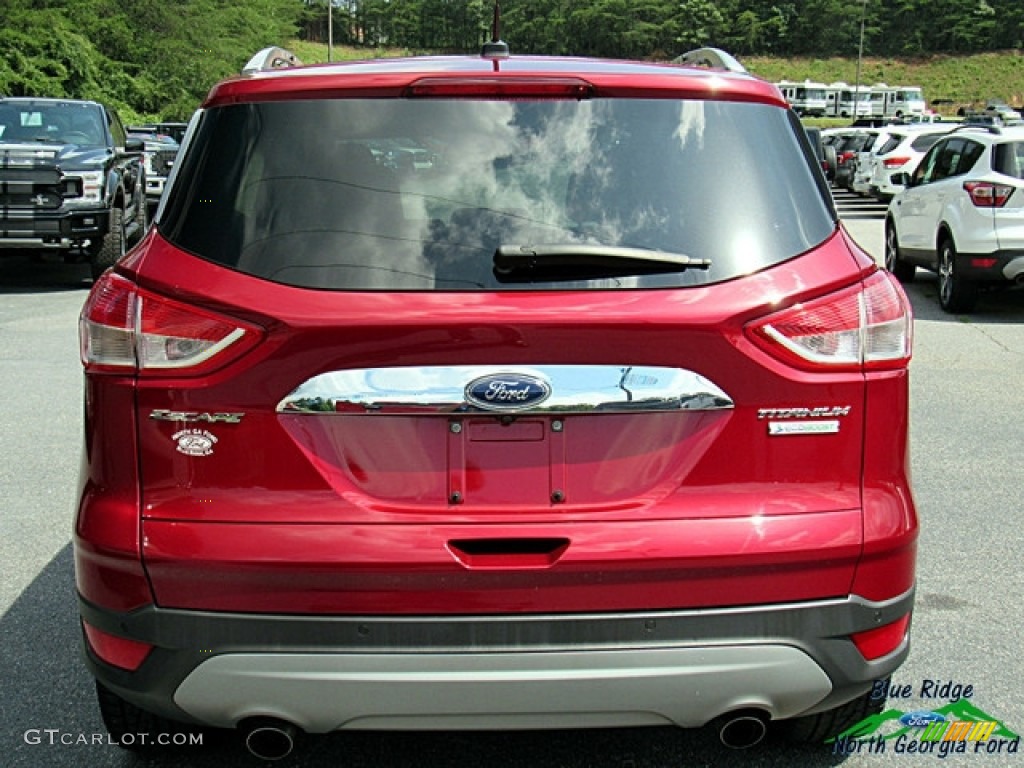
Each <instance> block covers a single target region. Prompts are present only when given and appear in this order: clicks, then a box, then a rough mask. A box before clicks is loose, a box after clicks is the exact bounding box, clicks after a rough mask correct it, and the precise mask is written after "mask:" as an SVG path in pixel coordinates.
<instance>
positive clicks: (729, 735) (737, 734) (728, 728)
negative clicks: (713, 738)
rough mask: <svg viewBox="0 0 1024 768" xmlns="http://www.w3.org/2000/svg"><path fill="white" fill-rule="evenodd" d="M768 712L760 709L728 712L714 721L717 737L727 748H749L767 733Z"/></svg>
mask: <svg viewBox="0 0 1024 768" xmlns="http://www.w3.org/2000/svg"><path fill="white" fill-rule="evenodd" d="M768 720H769V717H768V714H767V713H765V712H761V711H760V710H755V709H751V710H744V711H741V712H730V713H729V714H727V715H723V716H722V717H720V718H718V719H717V720H716V721H715V727H716V728H717V730H718V738H719V740H720V741H721V742H722V744H723V745H725V746H726V747H728V748H729V749H749V748H750V747H753V746H756V745H758V744H760V743H761V742H762V741H764V737H765V736H767V735H768Z"/></svg>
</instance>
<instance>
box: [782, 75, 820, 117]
mask: <svg viewBox="0 0 1024 768" xmlns="http://www.w3.org/2000/svg"><path fill="white" fill-rule="evenodd" d="M776 85H777V86H778V87H779V90H780V91H782V95H783V96H784V97H785V98H786V101H788V102H789V106H791V107H792V108H793V111H794V112H796V113H797V114H798V115H800V117H824V116H825V112H826V110H827V109H828V100H827V97H826V89H827V86H826V85H825V84H824V83H815V82H812V81H810V80H804V81H803V82H802V83H795V82H790V81H789V80H783V81H782V82H780V83H776Z"/></svg>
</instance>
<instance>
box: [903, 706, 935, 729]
mask: <svg viewBox="0 0 1024 768" xmlns="http://www.w3.org/2000/svg"><path fill="white" fill-rule="evenodd" d="M945 721H946V718H945V717H944V716H943V715H940V714H939V713H938V712H930V711H929V710H927V709H919V710H917V711H916V712H907V713H906V714H905V715H903V716H902V717H901V718H900V723H901V724H902V725H906V726H909V727H910V728H926V727H927V726H928V725H930V724H931V723H943V722H945Z"/></svg>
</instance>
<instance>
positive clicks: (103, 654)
mask: <svg viewBox="0 0 1024 768" xmlns="http://www.w3.org/2000/svg"><path fill="white" fill-rule="evenodd" d="M82 629H84V630H85V637H86V640H88V641H89V648H90V649H91V650H92V652H93V653H95V654H96V655H97V656H98V657H99V658H100V659H102V660H103V661H105V662H106V663H107V664H111V665H113V666H115V667H120V668H121V669H127V670H128V671H129V672H134V671H135V670H136V669H138V668H139V667H141V666H142V662H144V661H145V660H146V657H147V656H149V653H150V651H152V650H153V646H152V645H150V644H149V643H140V642H139V641H138V640H129V639H128V638H127V637H118V636H117V635H111V634H109V633H108V632H103V631H102V630H99V629H96V627H94V626H92V624H89V623H88V622H86V621H83V622H82Z"/></svg>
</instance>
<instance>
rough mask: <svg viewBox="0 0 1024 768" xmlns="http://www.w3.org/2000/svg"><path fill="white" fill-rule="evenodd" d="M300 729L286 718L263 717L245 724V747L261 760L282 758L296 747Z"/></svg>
mask: <svg viewBox="0 0 1024 768" xmlns="http://www.w3.org/2000/svg"><path fill="white" fill-rule="evenodd" d="M298 736H299V729H298V728H296V727H295V726H294V725H292V724H291V723H288V722H285V721H284V720H277V719H275V718H271V717H261V718H256V719H254V720H250V721H249V722H248V723H247V724H246V726H245V747H246V749H248V750H249V754H251V755H252V756H253V757H258V758H259V759H261V760H267V761H273V760H282V759H284V758H285V757H288V755H290V754H291V753H292V750H293V749H295V741H296V739H297V738H298Z"/></svg>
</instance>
